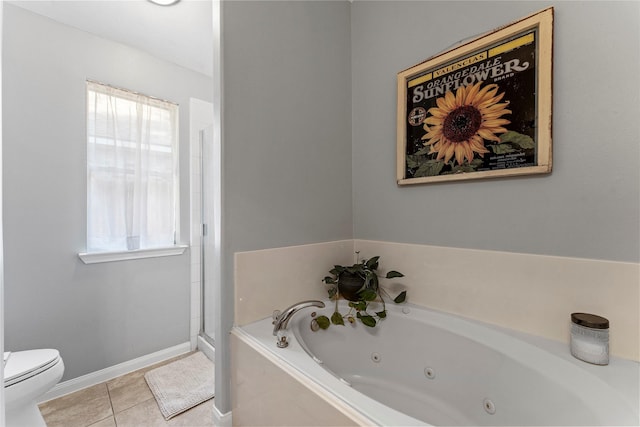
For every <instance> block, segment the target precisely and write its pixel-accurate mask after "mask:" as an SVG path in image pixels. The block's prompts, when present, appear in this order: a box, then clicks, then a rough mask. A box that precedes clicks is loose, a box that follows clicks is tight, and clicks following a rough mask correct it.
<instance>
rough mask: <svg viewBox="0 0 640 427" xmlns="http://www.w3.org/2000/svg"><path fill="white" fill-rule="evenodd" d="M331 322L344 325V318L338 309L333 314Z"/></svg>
mask: <svg viewBox="0 0 640 427" xmlns="http://www.w3.org/2000/svg"><path fill="white" fill-rule="evenodd" d="M331 323H333V324H334V325H344V319H343V318H342V314H340V313H338V312H337V311H336V312H334V313H333V314H332V315H331Z"/></svg>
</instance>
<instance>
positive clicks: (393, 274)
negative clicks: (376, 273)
mask: <svg viewBox="0 0 640 427" xmlns="http://www.w3.org/2000/svg"><path fill="white" fill-rule="evenodd" d="M395 277H404V274H402V273H400V272H399V271H395V270H391V271H390V272H388V273H387V279H393V278H395Z"/></svg>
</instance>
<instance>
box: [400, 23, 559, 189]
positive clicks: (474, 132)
mask: <svg viewBox="0 0 640 427" xmlns="http://www.w3.org/2000/svg"><path fill="white" fill-rule="evenodd" d="M543 12H547V11H543ZM551 16H552V14H551ZM505 31H507V32H506V35H505V34H502V33H505ZM545 31H546V32H545ZM545 31H541V30H540V28H538V27H535V26H534V27H533V28H531V25H529V26H528V27H527V28H526V29H525V30H523V31H515V32H514V31H508V30H504V29H503V30H502V33H501V34H496V35H495V36H494V37H489V38H488V40H478V41H476V42H475V43H474V42H472V43H470V44H469V46H466V50H465V49H462V50H461V51H458V50H454V51H452V52H448V53H447V54H445V55H443V56H444V58H442V57H440V56H438V57H437V58H436V59H434V60H432V61H425V62H424V63H421V64H418V65H417V66H415V67H412V68H411V69H409V70H405V71H404V72H401V73H399V74H398V89H399V91H398V93H399V97H398V107H399V108H398V111H399V114H398V123H399V129H398V172H399V173H398V183H399V184H407V183H409V184H410V183H416V182H432V181H434V182H435V181H444V180H449V179H471V178H481V177H495V176H507V175H516V174H530V173H547V172H550V170H551V151H550V149H551V136H550V127H551V126H550V120H551V119H550V115H551V104H550V87H551V85H550V74H551V73H550V56H549V54H548V53H547V50H545V49H542V48H541V47H544V43H547V42H548V40H547V39H548V38H549V37H550V36H549V35H548V34H547V32H548V31H549V30H548V29H547V30H545ZM549 51H550V49H549ZM547 73H548V76H547ZM547 96H548V99H547ZM547 130H549V132H547ZM463 175H464V176H463Z"/></svg>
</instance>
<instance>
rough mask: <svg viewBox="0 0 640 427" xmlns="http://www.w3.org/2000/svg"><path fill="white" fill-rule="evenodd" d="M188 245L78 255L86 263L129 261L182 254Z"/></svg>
mask: <svg viewBox="0 0 640 427" xmlns="http://www.w3.org/2000/svg"><path fill="white" fill-rule="evenodd" d="M187 247H188V246H187V245H177V246H170V247H167V248H153V249H138V250H135V251H118V252H91V253H88V252H84V253H79V254H78V257H80V259H81V260H82V262H84V263H85V264H97V263H100V262H112V261H127V260H131V259H142V258H156V257H162V256H173V255H182V254H183V253H184V251H185V250H186V249H187Z"/></svg>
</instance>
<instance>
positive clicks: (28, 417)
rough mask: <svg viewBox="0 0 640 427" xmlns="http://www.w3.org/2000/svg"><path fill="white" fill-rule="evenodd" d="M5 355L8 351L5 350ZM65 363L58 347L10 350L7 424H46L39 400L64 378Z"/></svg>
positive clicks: (31, 426) (6, 377) (6, 376)
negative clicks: (54, 348)
mask: <svg viewBox="0 0 640 427" xmlns="http://www.w3.org/2000/svg"><path fill="white" fill-rule="evenodd" d="M5 356H7V354H6V353H5ZM63 373H64V363H63V362H62V358H61V357H60V353H58V350H53V349H41V350H27V351H15V352H12V353H8V359H7V361H6V364H5V365H4V398H5V417H6V423H7V427H14V426H15V427H21V426H25V427H35V426H46V424H45V422H44V419H43V418H42V415H41V414H40V410H39V409H38V404H37V402H38V399H39V398H40V397H41V396H42V395H43V394H45V393H46V392H48V391H49V390H51V388H52V387H53V386H54V385H56V384H57V383H58V381H60V378H62V374H63Z"/></svg>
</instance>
